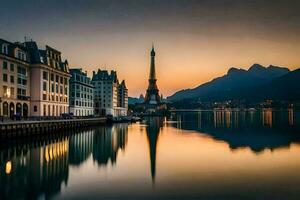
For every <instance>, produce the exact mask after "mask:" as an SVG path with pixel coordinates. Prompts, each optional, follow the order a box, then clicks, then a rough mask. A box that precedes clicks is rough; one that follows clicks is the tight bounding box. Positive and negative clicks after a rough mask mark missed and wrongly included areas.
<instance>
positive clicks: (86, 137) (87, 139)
mask: <svg viewBox="0 0 300 200" xmlns="http://www.w3.org/2000/svg"><path fill="white" fill-rule="evenodd" d="M93 135H94V130H87V131H84V132H81V133H77V134H73V135H71V136H70V142H69V164H71V165H80V164H81V163H82V162H84V161H85V160H86V159H87V158H88V157H89V156H90V155H91V153H92V150H93Z"/></svg>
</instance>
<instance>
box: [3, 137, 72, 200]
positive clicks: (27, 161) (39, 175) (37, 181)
mask: <svg viewBox="0 0 300 200" xmlns="http://www.w3.org/2000/svg"><path fill="white" fill-rule="evenodd" d="M68 142H69V141H68V139H62V140H59V141H57V142H54V143H49V144H46V145H45V146H43V147H34V148H31V149H30V150H29V149H28V146H22V147H18V148H11V149H6V150H2V151H1V153H0V155H1V158H0V162H1V172H0V185H1V187H0V192H1V196H2V197H4V199H6V198H9V199H23V198H26V199H37V198H38V197H39V195H40V194H44V195H45V196H46V197H51V196H52V195H53V194H55V193H57V192H59V191H60V188H61V183H62V182H64V183H65V184H67V181H68ZM16 191H18V192H16Z"/></svg>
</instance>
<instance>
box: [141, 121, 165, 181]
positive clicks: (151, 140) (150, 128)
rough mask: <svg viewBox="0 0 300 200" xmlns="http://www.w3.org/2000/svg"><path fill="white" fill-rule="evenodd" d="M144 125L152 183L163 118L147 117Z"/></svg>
mask: <svg viewBox="0 0 300 200" xmlns="http://www.w3.org/2000/svg"><path fill="white" fill-rule="evenodd" d="M145 124H146V125H147V127H146V133H147V140H148V144H149V152H150V164H151V177H152V181H153V183H154V182H155V174H156V148H157V142H158V139H159V133H160V129H161V128H162V127H163V118H160V117H148V118H146V119H145Z"/></svg>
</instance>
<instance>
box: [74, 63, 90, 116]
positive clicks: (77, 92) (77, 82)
mask: <svg viewBox="0 0 300 200" xmlns="http://www.w3.org/2000/svg"><path fill="white" fill-rule="evenodd" d="M70 73H71V76H72V77H71V79H70V92H69V94H70V113H73V114H74V116H91V115H94V86H93V85H92V83H91V79H90V78H89V77H88V76H87V73H86V72H83V71H82V69H70Z"/></svg>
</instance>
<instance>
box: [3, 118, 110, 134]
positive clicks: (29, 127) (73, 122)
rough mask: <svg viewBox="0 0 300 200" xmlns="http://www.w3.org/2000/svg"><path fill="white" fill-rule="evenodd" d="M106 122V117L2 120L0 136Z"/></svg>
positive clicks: (59, 129)
mask: <svg viewBox="0 0 300 200" xmlns="http://www.w3.org/2000/svg"><path fill="white" fill-rule="evenodd" d="M104 123H106V117H97V118H81V119H54V120H21V121H11V120H10V121H3V122H0V138H1V139H3V138H4V139H5V138H13V137H23V136H31V135H37V134H44V133H50V132H56V131H62V130H66V129H76V128H81V127H87V126H93V125H99V124H104Z"/></svg>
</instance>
